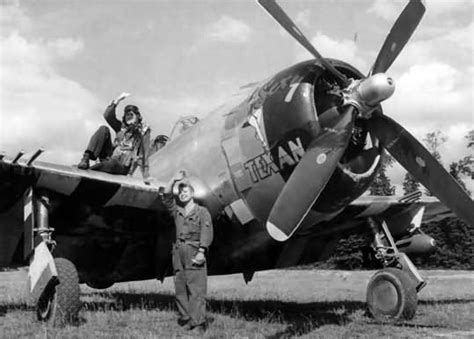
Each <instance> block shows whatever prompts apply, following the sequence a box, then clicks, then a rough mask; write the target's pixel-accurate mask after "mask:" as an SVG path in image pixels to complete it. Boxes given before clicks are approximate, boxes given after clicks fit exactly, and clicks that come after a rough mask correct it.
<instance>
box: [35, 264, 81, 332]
mask: <svg viewBox="0 0 474 339" xmlns="http://www.w3.org/2000/svg"><path fill="white" fill-rule="evenodd" d="M54 263H55V265H56V270H57V272H58V280H59V284H57V285H55V286H49V287H47V288H46V289H45V291H44V292H43V294H42V295H41V296H40V298H39V300H38V302H37V303H36V316H37V318H38V320H40V321H45V322H49V323H51V324H53V325H54V326H64V325H66V324H68V323H73V322H75V321H76V320H77V317H78V313H79V309H80V308H81V303H80V300H79V294H80V291H79V277H78V275H77V270H76V267H75V266H74V264H73V263H72V262H70V261H69V260H67V259H64V258H56V259H54Z"/></svg>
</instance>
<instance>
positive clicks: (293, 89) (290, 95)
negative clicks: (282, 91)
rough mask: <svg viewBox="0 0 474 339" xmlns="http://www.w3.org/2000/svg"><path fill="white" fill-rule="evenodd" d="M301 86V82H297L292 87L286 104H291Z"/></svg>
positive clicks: (286, 98) (287, 95)
mask: <svg viewBox="0 0 474 339" xmlns="http://www.w3.org/2000/svg"><path fill="white" fill-rule="evenodd" d="M299 85H300V83H299V82H296V83H294V84H291V85H290V90H289V91H288V93H287V94H286V97H285V102H291V100H292V99H293V95H294V94H295V92H296V89H297V88H298V86H299Z"/></svg>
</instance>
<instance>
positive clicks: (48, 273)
mask: <svg viewBox="0 0 474 339" xmlns="http://www.w3.org/2000/svg"><path fill="white" fill-rule="evenodd" d="M57 276H58V272H57V271H56V266H55V264H54V259H53V256H52V255H51V252H50V251H49V248H48V246H47V245H46V243H45V242H44V241H42V242H41V243H40V244H39V245H38V246H36V248H35V251H34V254H33V256H32V258H31V261H30V267H29V269H28V292H29V293H30V296H31V297H32V299H33V300H38V298H39V297H40V295H41V294H42V293H43V291H44V290H45V288H46V287H47V286H48V285H49V284H50V283H51V282H53V281H54V280H57Z"/></svg>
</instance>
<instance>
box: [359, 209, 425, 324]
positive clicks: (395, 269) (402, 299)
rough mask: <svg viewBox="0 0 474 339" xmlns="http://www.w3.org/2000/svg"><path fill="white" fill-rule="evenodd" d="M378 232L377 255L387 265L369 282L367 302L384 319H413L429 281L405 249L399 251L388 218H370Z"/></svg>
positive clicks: (381, 319) (376, 233)
mask: <svg viewBox="0 0 474 339" xmlns="http://www.w3.org/2000/svg"><path fill="white" fill-rule="evenodd" d="M369 225H370V227H371V229H372V232H373V233H374V237H375V239H374V242H373V249H374V250H375V257H376V259H378V260H379V261H380V262H381V263H382V264H383V266H384V268H383V269H381V270H379V271H377V272H376V273H375V274H374V275H373V276H372V278H371V279H370V281H369V284H368V286H367V305H368V308H369V311H370V313H371V314H372V316H373V317H374V319H376V320H377V321H380V322H396V321H398V320H409V319H412V318H413V317H414V316H415V313H416V308H417V305H418V297H417V293H418V292H419V291H420V290H421V289H422V288H423V287H424V286H425V285H426V283H425V282H424V281H423V279H422V278H421V276H420V274H419V273H418V271H417V269H416V267H415V266H414V265H413V263H412V262H411V261H410V259H409V258H408V257H407V255H406V254H405V253H401V252H399V251H398V249H397V247H396V245H395V242H394V240H393V238H392V235H391V234H390V231H389V229H388V227H387V224H386V223H385V221H382V222H378V221H376V220H375V219H373V218H369Z"/></svg>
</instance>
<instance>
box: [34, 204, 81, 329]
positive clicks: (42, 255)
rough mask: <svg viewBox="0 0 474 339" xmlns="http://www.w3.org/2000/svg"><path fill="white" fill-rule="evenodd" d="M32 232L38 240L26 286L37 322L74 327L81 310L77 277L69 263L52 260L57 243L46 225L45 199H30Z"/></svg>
mask: <svg viewBox="0 0 474 339" xmlns="http://www.w3.org/2000/svg"><path fill="white" fill-rule="evenodd" d="M32 203H33V218H34V225H35V228H34V231H36V233H37V234H38V235H39V236H40V237H41V242H40V243H39V244H38V245H37V246H36V247H35V249H34V253H33V256H32V258H31V260H30V267H29V272H28V286H29V292H30V294H31V297H32V300H33V301H34V302H35V306H36V316H37V319H38V320H40V321H44V322H48V323H51V324H52V325H54V326H63V325H66V324H69V323H74V322H75V321H76V320H77V318H78V313H79V310H80V307H81V303H80V300H79V294H80V290H79V277H78V274H77V270H76V268H75V266H74V264H73V263H72V262H70V261H69V260H67V259H65V258H55V259H53V256H52V254H51V253H52V252H53V250H54V247H55V245H56V242H55V241H54V240H52V237H51V234H52V232H53V231H54V229H53V228H51V227H49V224H48V210H47V208H48V198H47V197H46V196H36V195H33V199H32Z"/></svg>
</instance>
